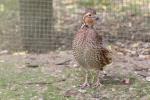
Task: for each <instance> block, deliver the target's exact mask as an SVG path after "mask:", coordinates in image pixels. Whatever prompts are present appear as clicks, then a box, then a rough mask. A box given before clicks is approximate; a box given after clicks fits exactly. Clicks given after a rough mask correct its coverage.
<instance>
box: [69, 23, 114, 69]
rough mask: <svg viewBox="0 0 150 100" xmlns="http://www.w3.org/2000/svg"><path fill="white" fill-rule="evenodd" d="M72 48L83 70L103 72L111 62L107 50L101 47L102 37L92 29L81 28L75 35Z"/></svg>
mask: <svg viewBox="0 0 150 100" xmlns="http://www.w3.org/2000/svg"><path fill="white" fill-rule="evenodd" d="M72 48H73V55H74V57H75V59H76V61H77V62H78V63H79V64H80V65H81V66H82V67H84V68H95V69H99V70H103V68H104V66H106V65H107V64H110V63H111V62H112V58H111V54H110V52H109V50H107V49H106V48H105V47H104V46H103V43H102V37H101V36H99V35H98V34H97V33H96V31H95V30H94V28H92V27H90V28H89V27H87V26H83V27H81V29H80V30H79V31H78V32H77V33H76V34H75V38H74V40H73V44H72Z"/></svg>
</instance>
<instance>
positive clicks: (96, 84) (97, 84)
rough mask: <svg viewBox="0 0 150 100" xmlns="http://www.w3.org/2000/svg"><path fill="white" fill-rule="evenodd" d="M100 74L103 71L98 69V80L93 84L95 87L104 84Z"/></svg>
mask: <svg viewBox="0 0 150 100" xmlns="http://www.w3.org/2000/svg"><path fill="white" fill-rule="evenodd" d="M100 75H101V71H97V79H96V82H95V83H94V84H93V87H94V88H96V87H98V86H102V84H101V83H100Z"/></svg>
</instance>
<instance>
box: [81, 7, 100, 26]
mask: <svg viewBox="0 0 150 100" xmlns="http://www.w3.org/2000/svg"><path fill="white" fill-rule="evenodd" d="M98 19H99V18H98V16H96V11H95V10H94V9H91V8H89V9H86V11H85V14H84V16H83V24H84V25H87V26H89V27H92V26H93V25H94V24H95V23H96V21H97V20H98Z"/></svg>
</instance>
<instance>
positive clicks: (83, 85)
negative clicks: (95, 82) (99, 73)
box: [80, 82, 91, 89]
mask: <svg viewBox="0 0 150 100" xmlns="http://www.w3.org/2000/svg"><path fill="white" fill-rule="evenodd" d="M90 86H91V85H90V84H89V83H88V82H84V83H83V84H82V85H80V87H81V89H84V88H87V87H90Z"/></svg>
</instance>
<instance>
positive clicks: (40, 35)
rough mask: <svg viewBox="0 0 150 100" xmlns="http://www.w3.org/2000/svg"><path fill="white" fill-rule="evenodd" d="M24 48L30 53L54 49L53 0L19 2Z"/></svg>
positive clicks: (21, 0)
mask: <svg viewBox="0 0 150 100" xmlns="http://www.w3.org/2000/svg"><path fill="white" fill-rule="evenodd" d="M19 5H20V25H21V34H22V41H23V47H24V49H25V50H27V51H29V52H46V51H48V50H50V49H53V48H54V47H53V45H51V39H52V33H53V27H52V25H53V7H52V0H19Z"/></svg>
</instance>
